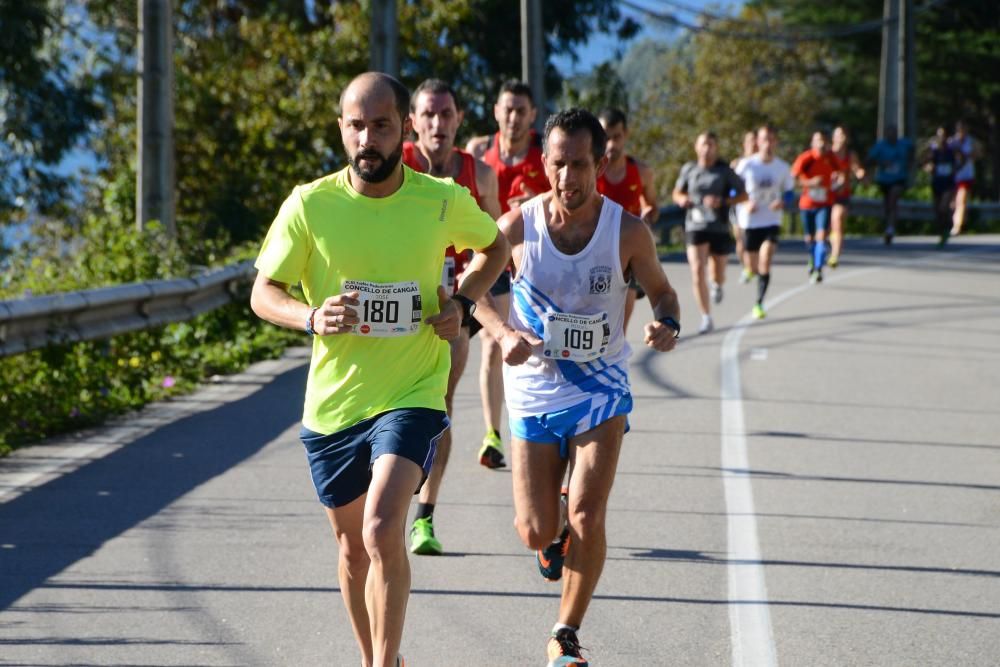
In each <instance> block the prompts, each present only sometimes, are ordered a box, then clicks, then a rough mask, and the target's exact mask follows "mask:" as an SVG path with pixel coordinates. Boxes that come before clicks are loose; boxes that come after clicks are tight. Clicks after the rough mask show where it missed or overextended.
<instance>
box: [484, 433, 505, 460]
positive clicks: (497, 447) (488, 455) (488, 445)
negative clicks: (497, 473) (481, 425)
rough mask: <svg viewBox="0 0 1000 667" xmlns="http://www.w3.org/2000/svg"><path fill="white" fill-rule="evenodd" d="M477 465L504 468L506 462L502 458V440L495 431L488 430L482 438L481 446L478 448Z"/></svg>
mask: <svg viewBox="0 0 1000 667" xmlns="http://www.w3.org/2000/svg"><path fill="white" fill-rule="evenodd" d="M479 465H481V466H485V467H487V468H504V467H506V465H507V462H506V461H504V458H503V442H502V441H501V440H500V435H499V434H498V433H497V432H496V431H490V432H489V433H487V434H486V437H484V438H483V446H482V447H480V448H479Z"/></svg>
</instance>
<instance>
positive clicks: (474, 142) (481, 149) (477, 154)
mask: <svg viewBox="0 0 1000 667" xmlns="http://www.w3.org/2000/svg"><path fill="white" fill-rule="evenodd" d="M489 142H490V138H489V137H488V136H482V137H472V138H471V139H469V141H468V142H467V143H466V144H465V152H466V153H472V157H474V158H476V159H477V160H481V159H482V158H483V154H484V153H486V147H487V145H489Z"/></svg>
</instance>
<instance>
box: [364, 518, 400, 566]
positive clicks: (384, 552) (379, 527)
mask: <svg viewBox="0 0 1000 667" xmlns="http://www.w3.org/2000/svg"><path fill="white" fill-rule="evenodd" d="M362 535H363V536H364V545H365V551H366V552H367V554H368V557H369V558H371V559H372V560H373V561H375V560H377V561H383V562H384V561H390V560H394V559H397V558H399V557H404V558H405V557H406V550H405V548H404V544H403V531H401V530H400V528H399V526H398V525H396V523H395V522H393V521H387V520H386V519H384V518H382V517H372V518H370V519H368V520H367V521H365V527H364V529H363V530H362Z"/></svg>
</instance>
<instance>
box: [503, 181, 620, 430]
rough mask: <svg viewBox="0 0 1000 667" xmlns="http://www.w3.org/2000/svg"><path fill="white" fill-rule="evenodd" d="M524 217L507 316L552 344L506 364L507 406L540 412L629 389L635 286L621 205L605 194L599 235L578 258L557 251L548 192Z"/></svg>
mask: <svg viewBox="0 0 1000 667" xmlns="http://www.w3.org/2000/svg"><path fill="white" fill-rule="evenodd" d="M521 215H522V216H523V217H524V244H523V246H522V255H521V265H520V266H519V267H518V271H517V277H516V278H515V279H514V280H513V282H512V283H511V306H510V317H509V318H508V320H507V321H508V324H510V326H511V327H512V328H514V329H515V330H517V331H525V332H530V333H533V334H534V335H535V336H537V337H538V338H541V339H543V340H544V341H545V342H544V343H543V344H542V345H540V346H538V347H536V348H535V350H534V352H533V354H532V356H531V357H530V358H529V359H528V361H526V362H525V363H523V364H521V365H519V366H508V365H507V364H504V366H503V376H504V390H505V393H506V396H507V411H508V412H509V413H510V415H511V416H512V417H518V418H520V417H529V416H536V415H542V414H548V413H551V412H557V411H559V410H564V409H566V408H569V407H571V406H573V405H576V404H578V403H581V402H583V401H584V400H586V399H588V398H590V397H591V396H593V395H595V394H606V395H609V396H618V395H621V394H623V393H626V392H629V382H628V358H629V356H630V355H631V354H632V350H631V348H630V347H629V345H628V343H627V342H626V340H625V333H624V331H623V323H624V321H625V296H626V292H627V291H628V283H627V282H625V278H624V277H623V275H622V273H623V271H622V265H621V254H620V250H619V245H620V239H621V226H622V222H621V220H622V207H621V206H619V205H618V204H616V203H615V202H613V201H611V200H610V199H607V198H606V197H605V198H604V205H603V206H602V207H601V214H600V218H599V219H598V222H597V228H596V229H595V230H594V235H593V237H592V238H591V239H590V242H589V243H588V244H587V246H586V247H585V248H584V249H583V250H582V251H580V252H578V253H577V254H575V255H566V254H563V253H562V252H560V251H559V250H557V249H556V247H555V244H554V243H553V242H552V239H551V237H550V236H549V230H548V225H547V224H546V223H545V212H544V209H543V206H542V198H541V197H536V198H535V199H533V200H531V201H529V202H527V203H525V204H524V205H523V206H522V207H521ZM574 316H575V317H574ZM574 358H577V359H582V360H580V361H574V360H573V359H574Z"/></svg>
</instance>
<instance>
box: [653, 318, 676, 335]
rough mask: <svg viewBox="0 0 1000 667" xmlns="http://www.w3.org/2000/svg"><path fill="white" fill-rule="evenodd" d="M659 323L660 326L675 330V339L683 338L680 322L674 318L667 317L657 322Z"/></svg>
mask: <svg viewBox="0 0 1000 667" xmlns="http://www.w3.org/2000/svg"><path fill="white" fill-rule="evenodd" d="M657 322H659V323H660V324H662V325H664V326H667V327H670V328H671V329H673V330H674V338H680V337H681V324H680V322H678V321H677V320H675V319H674V318H672V317H670V316H669V315H668V316H667V317H661V318H660V319H658V320H657Z"/></svg>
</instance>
